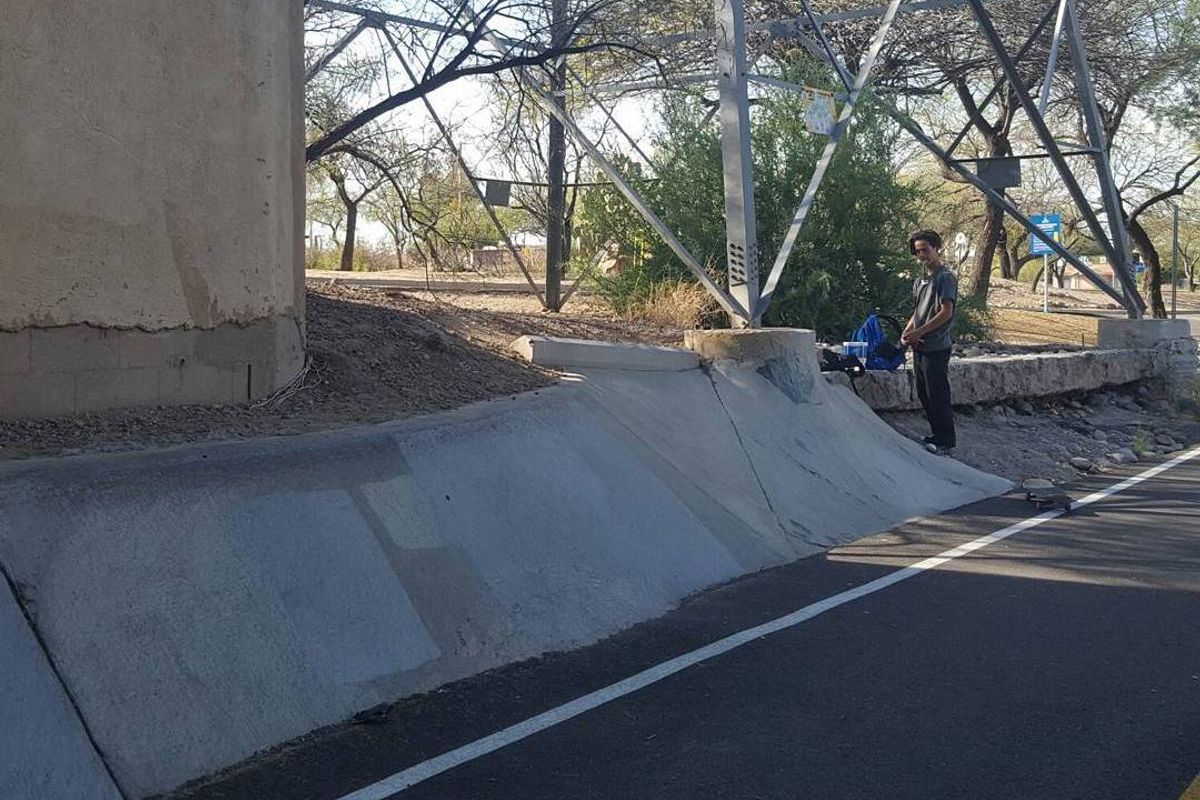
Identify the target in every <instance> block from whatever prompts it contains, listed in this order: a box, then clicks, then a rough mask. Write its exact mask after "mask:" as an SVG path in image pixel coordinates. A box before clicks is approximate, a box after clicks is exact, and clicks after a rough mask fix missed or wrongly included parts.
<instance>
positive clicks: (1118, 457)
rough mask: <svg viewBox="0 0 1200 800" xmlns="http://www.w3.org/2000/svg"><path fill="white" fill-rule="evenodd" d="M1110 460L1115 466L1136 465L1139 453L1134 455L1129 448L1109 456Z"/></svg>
mask: <svg viewBox="0 0 1200 800" xmlns="http://www.w3.org/2000/svg"><path fill="white" fill-rule="evenodd" d="M1108 460H1109V461H1112V462H1113V463H1114V464H1136V463H1137V462H1138V457H1137V453H1134V452H1133V451H1132V450H1130V449H1129V448H1128V447H1125V448H1123V449H1121V450H1118V451H1117V452H1115V453H1109V454H1108Z"/></svg>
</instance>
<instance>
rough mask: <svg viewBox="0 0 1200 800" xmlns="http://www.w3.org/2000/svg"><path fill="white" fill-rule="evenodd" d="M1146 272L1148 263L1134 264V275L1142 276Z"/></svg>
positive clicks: (1138, 262)
mask: <svg viewBox="0 0 1200 800" xmlns="http://www.w3.org/2000/svg"><path fill="white" fill-rule="evenodd" d="M1145 271H1146V262H1145V261H1135V262H1133V274H1134V275H1141V274H1142V273H1143V272H1145Z"/></svg>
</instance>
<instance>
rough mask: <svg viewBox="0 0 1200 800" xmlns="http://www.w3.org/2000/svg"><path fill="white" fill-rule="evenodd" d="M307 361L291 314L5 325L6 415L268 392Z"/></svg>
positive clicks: (0, 346) (220, 399) (0, 353)
mask: <svg viewBox="0 0 1200 800" xmlns="http://www.w3.org/2000/svg"><path fill="white" fill-rule="evenodd" d="M303 365H304V341H303V338H302V334H301V329H300V324H299V322H298V320H296V319H295V318H294V317H291V316H280V317H275V318H273V319H266V320H259V321H257V322H255V323H252V324H250V325H236V324H225V325H221V326H218V327H216V328H213V329H211V330H205V329H198V328H177V329H173V330H166V331H143V330H139V329H129V330H118V329H110V328H96V327H93V326H90V325H67V326H61V327H55V328H26V329H24V330H21V331H17V332H7V331H0V417H32V416H40V417H49V416H61V415H64V414H81V413H88V412H93V411H103V410H105V409H111V408H123V407H132V406H163V405H185V404H193V403H194V404H204V405H216V404H222V405H223V404H232V403H245V402H247V401H250V400H255V399H258V398H261V397H265V396H267V395H269V394H270V393H271V392H273V391H275V390H276V389H277V388H279V387H280V386H282V385H284V384H285V383H287V382H288V381H289V380H290V379H291V378H292V377H293V376H294V375H295V374H296V373H297V372H299V370H300V369H301V367H302V366H303Z"/></svg>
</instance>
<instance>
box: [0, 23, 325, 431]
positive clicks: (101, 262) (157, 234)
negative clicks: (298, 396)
mask: <svg viewBox="0 0 1200 800" xmlns="http://www.w3.org/2000/svg"><path fill="white" fill-rule="evenodd" d="M301 6H302V4H300V3H296V2H285V0H243V1H242V2H237V3H230V2H223V3H206V2H201V3H162V2H158V1H157V0H106V1H105V2H95V0H61V1H60V2H54V3H47V2H44V0H5V2H3V3H0V141H3V143H4V157H3V158H2V159H0V280H2V282H3V291H0V415H6V416H14V415H16V416H19V415H25V414H41V415H53V414H68V413H73V412H78V411H91V410H96V409H101V408H110V407H114V406H126V405H140V404H176V403H185V402H203V403H216V402H222V403H228V402H235V401H239V400H240V401H245V400H246V399H248V398H250V397H257V396H261V395H263V394H265V393H267V392H269V391H271V390H272V389H274V388H275V387H277V386H278V385H280V384H281V383H283V382H286V381H287V380H288V379H290V378H291V377H292V376H293V375H294V374H295V372H296V371H297V370H298V369H299V367H300V365H301V364H302V362H303V330H302V321H303V302H304V294H303V271H302V267H303V239H302V236H303V208H304V203H303V197H304V173H303V154H302V148H303V123H302V106H303V102H302V88H303V80H302V72H301V71H302V66H303V65H302V60H303V51H302V43H301V36H302V25H301V15H302V12H303V9H302V7H301Z"/></svg>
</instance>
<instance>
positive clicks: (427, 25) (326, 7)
mask: <svg viewBox="0 0 1200 800" xmlns="http://www.w3.org/2000/svg"><path fill="white" fill-rule="evenodd" d="M303 2H304V4H305V5H308V6H311V7H313V8H319V9H321V10H322V11H338V12H341V13H343V14H353V15H355V16H359V17H362V18H363V19H366V20H368V21H369V22H370V23H371V24H372V25H373V26H374V27H379V25H380V24H381V23H384V22H394V23H396V24H397V25H403V26H405V27H408V28H418V29H420V30H426V31H433V32H434V33H446V34H450V35H451V36H462V37H464V38H466V37H470V36H472V35H474V34H473V31H470V30H465V29H463V28H456V27H453V26H450V25H439V24H438V23H436V22H429V21H428V20H423V19H416V18H415V17H406V16H402V15H400V14H388V13H385V12H383V11H374V10H372V9H369V8H359V7H358V6H352V5H347V4H346V3H338V2H335V0H303ZM495 36H496V41H498V42H500V43H502V44H503V45H504V46H505V47H502V48H499V49H501V50H504V49H505V48H507V49H510V50H512V49H516V50H541V49H542V47H541V45H540V44H536V43H532V42H522V41H520V40H518V39H510V38H509V37H507V36H501V35H499V34H496V35H495Z"/></svg>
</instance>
